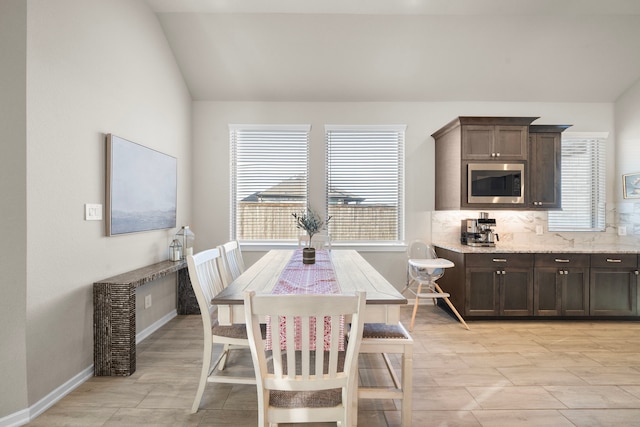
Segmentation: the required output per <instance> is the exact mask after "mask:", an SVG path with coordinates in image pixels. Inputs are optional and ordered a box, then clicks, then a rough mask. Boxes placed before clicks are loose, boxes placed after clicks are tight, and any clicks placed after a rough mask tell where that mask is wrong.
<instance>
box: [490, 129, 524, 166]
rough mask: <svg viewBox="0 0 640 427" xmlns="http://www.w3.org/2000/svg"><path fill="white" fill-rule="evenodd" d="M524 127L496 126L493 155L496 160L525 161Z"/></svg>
mask: <svg viewBox="0 0 640 427" xmlns="http://www.w3.org/2000/svg"><path fill="white" fill-rule="evenodd" d="M527 136H528V131H527V127H526V126H496V127H495V136H494V146H493V154H494V156H493V157H494V158H495V159H496V160H527V157H528V153H527V151H528V150H527Z"/></svg>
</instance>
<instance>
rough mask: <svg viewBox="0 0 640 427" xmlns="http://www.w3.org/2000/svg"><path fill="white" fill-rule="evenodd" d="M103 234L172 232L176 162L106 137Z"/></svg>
mask: <svg viewBox="0 0 640 427" xmlns="http://www.w3.org/2000/svg"><path fill="white" fill-rule="evenodd" d="M106 151H107V153H106V160H107V162H106V163H107V164H106V172H107V174H106V175H107V176H106V187H107V188H106V203H105V205H106V217H107V221H106V234H107V236H116V235H121V234H129V233H136V232H141V231H151V230H162V229H168V228H175V226H176V214H177V195H178V191H177V190H178V160H177V159H176V158H175V157H172V156H170V155H168V154H164V153H161V152H159V151H156V150H153V149H151V148H148V147H145V146H143V145H140V144H137V143H135V142H131V141H128V140H126V139H124V138H120V137H118V136H116V135H113V134H107V146H106Z"/></svg>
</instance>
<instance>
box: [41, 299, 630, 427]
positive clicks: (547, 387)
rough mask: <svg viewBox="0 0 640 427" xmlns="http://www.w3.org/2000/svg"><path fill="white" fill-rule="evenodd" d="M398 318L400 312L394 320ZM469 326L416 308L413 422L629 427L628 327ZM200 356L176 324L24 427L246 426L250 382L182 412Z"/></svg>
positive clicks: (377, 407) (219, 387)
mask: <svg viewBox="0 0 640 427" xmlns="http://www.w3.org/2000/svg"><path fill="white" fill-rule="evenodd" d="M410 310H411V307H405V308H403V309H402V316H403V320H404V321H405V324H408V319H409V317H410V314H411V311H410ZM469 326H470V327H471V330H470V331H467V330H465V329H464V328H462V326H461V325H460V324H459V323H457V321H455V320H454V319H453V318H452V317H450V316H449V314H448V313H446V312H444V311H443V310H441V309H440V308H438V307H433V306H425V307H420V310H419V311H418V318H417V319H416V326H415V328H414V331H413V333H412V335H413V337H414V339H415V346H414V347H415V348H414V390H413V425H414V426H465V427H466V426H469V427H471V426H485V427H493V426H509V427H513V426H518V427H519V426H536V427H538V426H553V427H557V426H558V427H561V426H584V427H591V426H616V427H617V426H640V322H618V321H601V322H594V321H471V322H469ZM201 352H202V326H201V323H200V317H199V316H178V317H177V318H175V319H173V320H172V321H171V322H169V323H168V324H167V325H165V326H164V327H163V328H162V329H160V330H159V331H157V332H156V333H154V334H153V335H152V336H151V337H149V338H147V339H146V340H145V341H143V342H142V343H140V344H139V345H138V361H137V371H136V372H135V373H134V374H133V375H132V376H130V377H94V378H92V379H90V380H89V381H87V382H85V383H84V384H82V385H81V386H80V387H78V388H77V389H76V390H74V391H73V392H72V393H70V394H69V395H68V396H66V397H65V398H64V399H62V400H61V401H60V402H58V403H57V404H56V405H54V406H53V407H51V408H50V409H49V410H47V411H46V412H44V413H43V414H42V415H40V416H39V417H37V418H36V419H35V420H33V421H32V422H31V423H30V424H28V425H29V426H34V427H35V426H47V427H54V426H83V427H84V426H224V425H233V426H235V427H243V426H255V425H256V423H257V414H256V408H257V400H256V394H255V387H253V386H247V385H233V386H232V385H227V384H210V385H208V387H207V390H206V391H205V395H204V398H203V401H202V404H201V406H200V408H201V409H200V411H199V412H198V413H197V414H190V408H191V404H192V401H193V397H194V394H195V390H196V384H197V381H198V375H199V373H200V363H201V357H202V356H201ZM392 357H395V356H392ZM239 359H244V360H245V361H250V357H249V356H248V355H237V359H236V360H235V361H238V360H239ZM394 361H395V363H399V359H398V358H396V359H395V360H394ZM233 362H234V359H231V360H230V361H229V363H230V364H232V363H233ZM383 366H384V365H383V364H382V361H381V359H379V358H378V357H376V356H375V355H366V356H364V355H363V356H360V376H361V381H363V382H367V383H369V382H378V383H383V382H385V381H386V378H387V377H386V376H385V375H384V367H383ZM399 408H400V404H399V402H392V401H375V400H363V401H361V403H360V407H359V414H358V421H359V422H358V424H359V425H362V426H367V427H378V426H398V425H399V423H400V413H399V411H398V410H399Z"/></svg>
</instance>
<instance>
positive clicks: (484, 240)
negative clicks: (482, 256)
mask: <svg viewBox="0 0 640 427" xmlns="http://www.w3.org/2000/svg"><path fill="white" fill-rule="evenodd" d="M495 226H496V220H495V218H489V213H487V212H480V218H467V219H463V220H462V224H461V226H460V242H461V243H462V244H463V245H468V246H495V245H496V241H499V240H500V238H499V237H498V234H497V233H495V232H494V231H493V227H495Z"/></svg>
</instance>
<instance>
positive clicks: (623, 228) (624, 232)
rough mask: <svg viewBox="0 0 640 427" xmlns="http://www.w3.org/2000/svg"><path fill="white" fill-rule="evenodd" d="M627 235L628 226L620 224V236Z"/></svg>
mask: <svg viewBox="0 0 640 427" xmlns="http://www.w3.org/2000/svg"><path fill="white" fill-rule="evenodd" d="M626 235H627V226H626V225H619V226H618V236H626Z"/></svg>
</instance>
